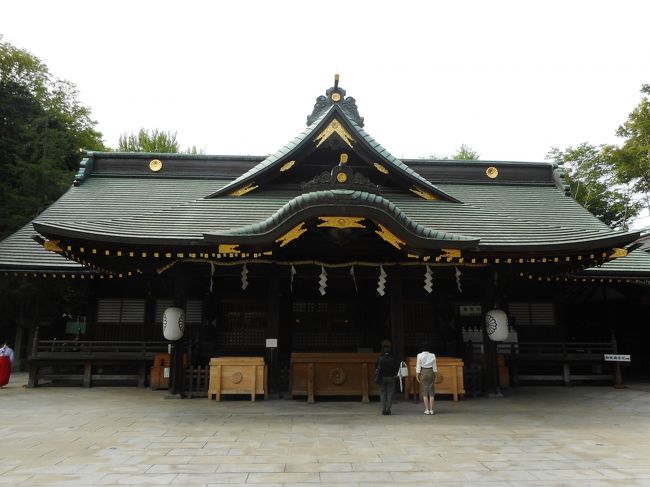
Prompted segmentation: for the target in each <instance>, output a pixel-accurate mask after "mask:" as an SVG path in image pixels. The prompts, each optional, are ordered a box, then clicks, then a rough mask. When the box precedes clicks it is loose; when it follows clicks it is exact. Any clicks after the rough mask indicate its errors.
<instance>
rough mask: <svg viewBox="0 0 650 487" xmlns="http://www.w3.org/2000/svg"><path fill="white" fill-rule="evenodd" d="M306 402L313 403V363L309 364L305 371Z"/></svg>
mask: <svg viewBox="0 0 650 487" xmlns="http://www.w3.org/2000/svg"><path fill="white" fill-rule="evenodd" d="M307 402H308V403H309V404H314V364H309V366H308V371H307Z"/></svg>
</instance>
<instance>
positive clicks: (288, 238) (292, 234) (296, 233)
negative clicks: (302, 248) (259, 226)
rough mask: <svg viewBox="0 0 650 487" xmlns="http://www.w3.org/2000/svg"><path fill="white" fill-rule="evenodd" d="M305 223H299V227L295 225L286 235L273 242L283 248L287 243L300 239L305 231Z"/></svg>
mask: <svg viewBox="0 0 650 487" xmlns="http://www.w3.org/2000/svg"><path fill="white" fill-rule="evenodd" d="M304 224H305V222H302V223H300V224H299V225H296V226H295V227H293V228H292V229H291V230H289V231H288V232H287V233H285V234H284V235H282V236H281V237H280V238H278V239H276V240H275V241H276V242H278V243H279V244H280V247H284V246H285V245H287V244H288V243H289V242H292V241H293V240H295V239H297V238H298V237H300V236H301V235H302V234H303V233H305V232H306V231H307V229H306V228H304V227H303V225H304Z"/></svg>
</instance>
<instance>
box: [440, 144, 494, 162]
mask: <svg viewBox="0 0 650 487" xmlns="http://www.w3.org/2000/svg"><path fill="white" fill-rule="evenodd" d="M479 157H481V154H479V153H478V152H476V151H475V150H474V149H472V148H471V147H469V146H468V145H465V144H461V146H460V147H459V148H458V150H457V151H456V153H455V154H454V155H453V156H451V157H449V156H445V155H440V154H431V155H430V156H429V157H427V159H436V160H439V161H445V160H449V159H452V160H455V161H477V160H478V158H479Z"/></svg>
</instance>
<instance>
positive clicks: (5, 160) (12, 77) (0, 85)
mask: <svg viewBox="0 0 650 487" xmlns="http://www.w3.org/2000/svg"><path fill="white" fill-rule="evenodd" d="M95 124H96V122H94V121H93V120H91V118H90V110H89V109H88V108H87V107H85V106H84V105H82V104H81V102H79V100H78V92H77V90H76V88H75V85H74V84H72V83H70V82H69V81H65V80H61V79H59V78H57V77H55V76H54V75H52V74H51V73H50V71H49V69H48V68H47V66H46V65H45V64H44V63H43V62H42V61H41V60H40V59H38V58H37V57H35V56H34V55H32V54H31V53H29V52H27V51H25V50H22V49H19V48H17V47H15V46H13V45H11V44H10V43H8V42H4V41H3V40H2V38H1V37H0V238H4V237H6V236H7V235H9V234H10V233H11V232H13V231H15V230H16V229H18V228H20V227H21V226H22V225H24V224H26V223H27V222H29V221H30V220H31V219H32V218H34V217H35V216H36V215H38V214H39V213H40V212H42V211H43V210H44V209H45V208H47V206H49V205H50V204H51V203H52V202H53V201H54V200H56V199H57V198H58V197H59V196H61V194H63V192H64V191H66V189H67V188H68V187H69V186H70V184H71V182H72V180H73V178H74V174H75V172H76V170H77V169H78V167H79V162H80V161H81V158H82V152H81V151H82V150H83V149H89V150H103V149H104V145H103V143H102V141H101V134H100V133H99V132H97V131H96V130H95Z"/></svg>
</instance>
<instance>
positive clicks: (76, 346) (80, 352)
mask: <svg viewBox="0 0 650 487" xmlns="http://www.w3.org/2000/svg"><path fill="white" fill-rule="evenodd" d="M166 351H167V343H166V342H146V341H92V340H39V339H38V334H36V336H35V337H34V342H33V343H32V350H31V355H30V357H29V359H28V361H29V379H28V383H27V385H28V387H36V386H38V384H39V381H51V382H58V383H63V384H71V385H74V384H76V385H82V386H83V387H90V386H91V385H92V384H93V383H104V382H108V381H111V382H113V383H124V384H126V383H129V384H135V385H137V386H138V387H144V385H145V384H146V379H147V373H148V369H149V367H150V366H151V365H152V363H153V358H154V355H155V354H156V353H159V352H166Z"/></svg>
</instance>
